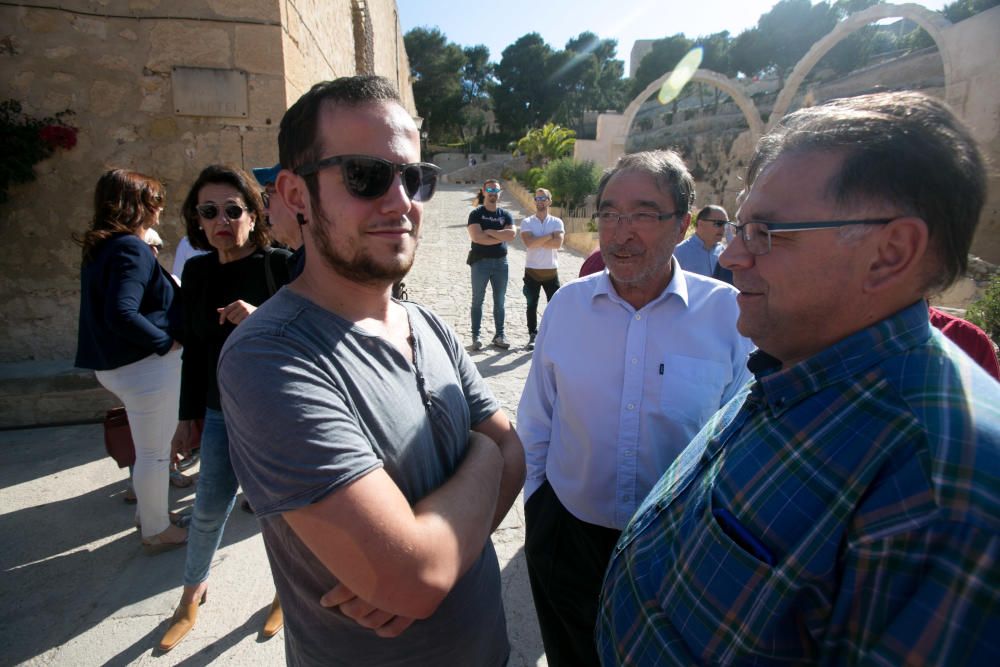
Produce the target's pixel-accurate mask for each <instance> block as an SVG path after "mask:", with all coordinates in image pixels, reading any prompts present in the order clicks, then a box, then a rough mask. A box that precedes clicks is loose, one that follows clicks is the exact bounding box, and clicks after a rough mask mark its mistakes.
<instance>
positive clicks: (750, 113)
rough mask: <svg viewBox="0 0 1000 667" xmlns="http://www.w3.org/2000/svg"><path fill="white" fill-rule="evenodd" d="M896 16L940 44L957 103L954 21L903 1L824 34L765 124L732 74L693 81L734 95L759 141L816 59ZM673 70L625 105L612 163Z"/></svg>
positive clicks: (949, 95) (707, 74) (703, 75)
mask: <svg viewBox="0 0 1000 667" xmlns="http://www.w3.org/2000/svg"><path fill="white" fill-rule="evenodd" d="M897 16H898V17H901V18H907V19H910V20H911V21H913V22H914V23H916V24H917V25H919V26H920V27H921V28H923V29H924V30H926V31H927V33H928V34H929V35H930V36H931V39H933V40H934V43H935V44H936V45H937V49H938V53H940V54H941V60H942V62H943V63H944V82H945V101H947V102H949V103H952V104H954V103H955V100H954V99H953V98H954V97H955V93H954V92H953V91H952V89H953V86H952V85H951V84H952V82H953V81H954V78H955V71H954V63H953V55H952V53H951V50H950V49H949V48H948V47H947V44H946V40H945V39H944V37H943V33H944V31H945V30H946V29H947V28H949V27H951V25H952V24H951V22H950V21H949V20H948V19H946V18H944V17H943V16H941V15H940V14H937V13H935V12H932V11H930V10H929V9H926V8H924V7H921V6H920V5H915V4H912V3H907V4H903V5H893V4H883V5H875V6H873V7H869V8H868V9H865V10H863V11H860V12H858V13H856V14H851V15H850V16H848V17H847V18H845V19H844V20H843V21H841V22H840V23H838V24H837V25H836V26H835V27H834V28H833V30H831V31H830V32H829V33H828V34H827V35H826V36H825V37H823V38H821V39H820V40H819V41H817V42H816V43H815V44H813V45H812V48H811V49H809V51H808V52H807V53H806V54H805V55H804V56H802V58H801V59H800V60H799V62H798V63H796V65H795V68H794V69H793V70H792V73H791V74H790V75H789V76H788V79H787V80H786V81H785V86H784V87H783V88H782V89H781V92H780V93H779V94H778V98H777V99H776V100H775V103H774V108H773V110H772V111H771V115H770V117H769V118H768V122H767V123H766V124H765V123H764V122H763V121H762V120H761V117H760V111H759V110H758V109H757V105H756V104H754V102H753V100H752V99H751V98H750V96H749V95H747V93H746V91H745V90H744V89H743V86H742V85H740V84H739V83H737V82H736V81H733V80H732V79H730V78H729V77H727V76H724V75H722V74H719V73H718V72H714V71H712V70H706V69H700V70H698V71H697V72H695V74H694V76H693V77H691V82H692V83H705V84H708V85H710V86H714V87H716V88H718V89H719V90H721V91H723V92H725V93H728V94H729V96H730V97H732V98H733V101H734V102H735V103H736V106H738V107H739V108H740V111H742V112H743V115H744V116H745V117H746V119H747V124H748V125H749V126H750V142H751V145H754V144H756V143H757V139H759V138H760V137H761V135H763V134H764V132H765V131H766V130H769V129H770V128H771V127H773V126H774V124H775V123H777V122H778V120H779V119H780V118H782V117H783V116H784V115H785V114H786V113H788V109H789V107H790V106H791V104H792V101H793V100H794V99H795V95H796V94H797V93H798V91H799V88H800V87H801V85H802V82H803V81H804V80H805V78H806V75H807V74H809V72H810V71H811V70H812V69H813V67H815V66H816V63H818V62H819V61H820V60H821V59H822V58H823V56H825V55H826V54H827V53H828V52H829V51H830V49H832V48H833V47H835V46H836V45H837V44H839V43H840V42H841V41H842V40H844V39H845V38H847V37H848V36H849V35H851V34H852V33H854V32H855V31H857V30H860V29H861V28H863V27H865V26H866V25H868V24H870V23H873V22H875V21H880V20H882V19H886V18H892V17H897ZM670 74H671V73H670V72H667V73H665V74H664V75H663V76H661V77H659V78H658V79H656V80H655V81H653V82H652V83H651V84H649V85H648V86H646V88H645V90H643V91H642V92H641V93H639V95H638V96H636V97H635V99H633V100H632V102H631V103H630V104H629V105H628V107H627V108H626V109H625V112H624V113H623V123H622V125H621V127H622V134H621V136H620V138H619V139H618V140H617V141H615V142H614V144H613V145H614V146H615V147H616V149H617V150H615V151H614V152H615V153H617V155H614V154H612V155H611V158H612V163H614V160H617V158H618V157H620V156H621V155H623V154H624V151H625V142H626V140H627V139H628V135H629V133H630V132H631V130H632V124H633V123H634V122H635V116H636V114H637V113H638V111H639V107H641V106H642V104H643V102H645V101H646V100H647V99H649V98H650V97H651V96H652V95H653V93H655V92H656V91H657V90H659V88H660V86H662V85H663V83H664V82H665V81H666V80H667V78H668V77H669V76H670ZM598 141H600V139H598Z"/></svg>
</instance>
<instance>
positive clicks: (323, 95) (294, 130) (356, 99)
mask: <svg viewBox="0 0 1000 667" xmlns="http://www.w3.org/2000/svg"><path fill="white" fill-rule="evenodd" d="M385 102H395V103H396V104H399V105H402V101H401V100H400V97H399V93H398V92H397V91H396V88H395V86H394V85H393V83H392V82H391V81H389V79H386V78H385V77H382V76H374V75H370V74H364V75H359V76H345V77H341V78H339V79H334V80H333V81H321V82H319V83H317V84H316V85H314V86H313V87H312V88H310V89H309V91H308V92H306V93H305V94H304V95H302V97H300V98H299V99H298V100H297V101H296V102H295V104H293V105H292V106H291V107H289V108H288V111H286V112H285V115H284V116H282V118H281V128H280V129H279V130H278V161H279V162H280V163H281V166H282V167H284V168H285V169H291V170H293V171H294V170H295V169H297V168H299V167H301V166H302V165H305V164H310V163H313V162H316V161H318V160H320V159H321V158H322V157H324V156H322V155H320V152H321V151H322V150H323V146H322V145H321V143H320V141H319V137H318V136H317V134H318V132H317V130H318V128H319V112H320V109H322V107H323V106H324V105H337V106H346V107H360V106H364V105H366V104H376V103H385ZM303 178H305V181H306V185H307V186H308V188H309V193H310V195H311V196H312V197H313V198H314V199H316V198H318V197H319V178H318V174H309V175H308V176H305V177H303Z"/></svg>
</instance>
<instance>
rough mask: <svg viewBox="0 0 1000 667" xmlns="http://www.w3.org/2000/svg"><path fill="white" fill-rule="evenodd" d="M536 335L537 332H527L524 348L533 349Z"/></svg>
mask: <svg viewBox="0 0 1000 667" xmlns="http://www.w3.org/2000/svg"><path fill="white" fill-rule="evenodd" d="M536 335H537V334H528V344H527V345H525V346H524V349H526V350H534V349H535V336H536Z"/></svg>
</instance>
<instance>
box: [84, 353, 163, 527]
mask: <svg viewBox="0 0 1000 667" xmlns="http://www.w3.org/2000/svg"><path fill="white" fill-rule="evenodd" d="M95 375H96V376H97V381H98V382H100V383H101V384H102V385H104V387H105V388H106V389H107V390H108V391H110V392H111V393H113V394H114V395H115V396H117V397H118V399H119V400H120V401H121V402H122V403H123V404H124V405H125V410H126V412H128V423H129V427H130V429H131V431H132V441H133V442H134V443H135V469H134V470H133V472H132V485H133V487H134V488H135V496H136V498H137V499H138V501H139V503H138V510H139V520H140V521H141V523H142V536H143V537H145V538H149V537H153V536H154V535H158V534H159V533H162V532H163V531H164V530H166V529H167V526H169V525H170V519H169V516H168V515H167V491H168V486H169V482H168V477H169V474H170V439H171V437H172V436H173V434H174V429H175V428H176V427H177V410H178V403H179V401H180V393H181V352H180V350H174V351H172V352H168V353H167V354H165V355H164V356H162V357H161V356H160V355H158V354H151V355H149V356H148V357H146V358H145V359H140V360H139V361H136V362H134V363H131V364H128V365H127V366H121V367H119V368H115V369H113V370H110V371H96V373H95Z"/></svg>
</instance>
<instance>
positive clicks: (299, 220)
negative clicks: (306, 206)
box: [295, 213, 306, 225]
mask: <svg viewBox="0 0 1000 667" xmlns="http://www.w3.org/2000/svg"><path fill="white" fill-rule="evenodd" d="M295 222H297V223H299V224H300V225H304V224H306V216H304V215H302V214H301V213H296V214H295Z"/></svg>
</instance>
